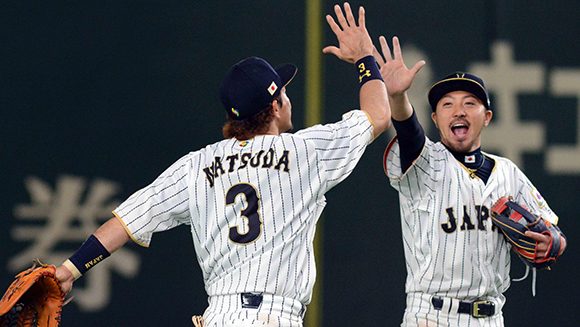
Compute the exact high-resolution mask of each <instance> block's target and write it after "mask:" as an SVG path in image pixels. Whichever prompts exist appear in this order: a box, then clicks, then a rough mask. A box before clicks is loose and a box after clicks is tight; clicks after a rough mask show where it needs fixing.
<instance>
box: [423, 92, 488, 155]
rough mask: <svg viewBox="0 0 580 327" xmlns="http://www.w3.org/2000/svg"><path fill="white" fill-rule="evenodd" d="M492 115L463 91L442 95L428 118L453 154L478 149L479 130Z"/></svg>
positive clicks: (479, 101) (479, 140) (480, 103)
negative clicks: (431, 120)
mask: <svg viewBox="0 0 580 327" xmlns="http://www.w3.org/2000/svg"><path fill="white" fill-rule="evenodd" d="M492 116H493V113H492V112H491V110H487V109H486V108H485V106H484V105H483V103H482V102H481V100H479V99H478V98H477V97H475V96H474V95H473V94H471V93H469V92H465V91H453V92H449V93H447V94H445V95H444V96H443V97H442V98H441V99H440V100H439V102H437V108H436V110H435V112H434V113H432V114H431V118H432V119H433V122H434V123H435V126H437V129H438V130H439V135H440V136H441V143H443V144H445V145H446V146H447V147H448V148H450V149H452V150H453V151H456V152H462V153H466V152H470V151H473V150H476V149H477V148H479V147H480V146H481V131H482V129H483V127H484V126H487V125H488V124H489V122H490V121H491V117H492Z"/></svg>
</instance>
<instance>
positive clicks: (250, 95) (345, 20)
mask: <svg viewBox="0 0 580 327" xmlns="http://www.w3.org/2000/svg"><path fill="white" fill-rule="evenodd" d="M334 9H335V14H336V20H337V21H335V19H334V18H333V17H331V16H330V15H328V16H327V17H326V19H327V22H328V24H329V26H330V28H331V29H332V31H333V32H334V33H335V34H336V36H337V39H338V43H339V44H338V46H329V47H326V48H324V49H323V52H324V53H329V54H333V55H335V56H337V57H338V58H339V59H341V60H343V61H346V62H348V63H351V64H355V65H356V66H355V67H356V74H357V76H356V78H358V80H359V88H360V90H359V96H360V110H352V111H349V112H347V113H345V114H344V115H343V116H342V119H341V120H340V121H337V122H335V123H332V124H326V125H316V126H313V127H309V128H306V129H303V130H300V131H297V132H296V133H294V134H289V133H286V132H287V131H288V130H290V129H291V128H292V119H291V114H292V104H291V101H290V98H289V97H288V95H287V93H286V88H287V87H288V84H289V83H290V82H291V80H292V78H293V77H294V76H295V74H296V71H297V69H296V67H295V66H294V65H291V64H286V65H283V66H280V67H278V68H276V69H274V68H273V67H272V66H271V65H270V64H269V63H268V62H267V61H265V60H264V59H261V58H258V57H250V58H246V59H244V60H242V61H240V62H238V63H236V64H235V65H234V66H233V67H232V68H231V69H230V70H229V72H228V73H227V74H226V76H225V78H224V79H223V82H222V84H221V87H220V99H221V101H222V103H223V105H224V108H225V110H226V112H227V115H228V119H227V122H226V123H225V125H224V127H223V134H224V137H225V139H224V140H222V141H219V142H216V143H213V144H209V145H207V146H206V147H204V148H203V149H200V150H197V151H193V152H191V153H189V154H186V155H185V156H183V157H182V158H181V159H179V160H177V161H176V162H175V163H174V164H173V165H171V166H170V167H169V168H167V170H165V171H164V172H163V173H162V174H161V175H160V176H159V177H158V178H157V179H155V180H154V181H153V182H152V183H151V184H150V185H148V186H146V187H145V188H143V189H141V190H139V191H137V192H135V193H134V194H133V195H132V196H130V197H129V198H128V199H127V200H126V201H125V202H123V203H122V204H121V205H119V207H118V208H116V209H115V210H114V211H113V214H114V217H113V218H111V219H110V220H109V221H107V222H106V223H105V224H103V225H102V226H101V227H100V228H99V229H98V230H97V231H96V232H95V233H94V234H93V235H91V237H89V239H88V240H87V241H86V242H85V243H84V244H83V245H82V246H81V247H80V248H79V249H78V250H77V252H76V253H75V254H74V255H73V256H72V257H71V258H69V259H68V260H67V261H66V262H65V263H64V264H63V265H62V266H60V267H58V268H57V277H58V279H59V280H60V281H61V288H62V289H63V291H65V292H66V293H68V292H69V291H70V290H71V288H72V284H73V281H74V280H75V279H77V278H79V277H80V276H82V274H84V273H86V271H87V270H88V269H89V268H90V267H92V266H94V265H95V264H97V263H98V262H100V261H101V260H103V259H105V258H106V257H107V256H109V255H110V254H111V253H113V252H114V251H115V250H117V249H119V248H120V247H121V246H123V245H124V244H125V243H126V242H127V241H128V240H129V239H132V240H133V241H135V242H137V243H138V244H140V245H142V246H145V247H147V246H149V244H150V242H151V238H152V236H153V235H154V234H155V233H157V232H162V231H165V230H169V229H171V228H174V227H176V226H178V225H183V224H185V225H189V226H190V228H191V233H192V237H193V242H194V247H195V252H196V255H197V260H198V263H199V265H200V267H201V270H202V272H203V280H204V283H205V289H206V291H207V294H208V302H209V306H208V308H207V310H206V311H205V313H204V314H203V321H202V319H199V317H194V323H195V324H197V325H200V324H205V326H220V327H222V326H302V319H303V316H304V312H305V309H306V305H307V304H308V303H309V302H310V300H311V296H312V289H313V285H314V281H315V277H316V271H315V264H314V253H313V243H312V241H313V239H314V232H315V226H316V222H317V221H318V218H319V217H320V215H321V213H322V210H323V209H324V207H325V205H326V201H325V196H324V194H325V193H326V192H328V191H329V190H330V189H331V188H333V187H334V186H336V185H337V184H338V183H340V182H341V181H343V180H344V179H345V178H347V177H348V176H349V174H350V173H351V172H352V170H353V169H354V168H355V166H356V165H357V163H358V161H359V160H360V158H361V156H362V155H363V153H364V151H365V148H366V147H367V145H369V144H370V143H371V142H372V141H373V140H374V139H375V138H376V137H377V136H378V135H379V134H381V133H382V132H383V131H384V130H385V129H386V128H388V127H389V126H390V123H391V117H390V109H389V104H388V100H387V92H386V89H385V85H384V83H383V81H382V78H381V74H380V71H379V68H378V66H377V63H376V61H375V59H374V58H373V55H372V54H373V49H374V46H373V43H372V41H371V39H370V37H369V34H368V32H367V30H366V27H365V12H364V9H363V8H362V7H361V8H360V9H359V11H358V22H357V19H355V17H354V15H353V13H352V11H351V8H350V6H349V5H348V3H345V4H344V7H343V8H341V7H340V6H338V5H336V6H335V7H334Z"/></svg>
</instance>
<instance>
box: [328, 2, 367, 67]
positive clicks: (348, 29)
mask: <svg viewBox="0 0 580 327" xmlns="http://www.w3.org/2000/svg"><path fill="white" fill-rule="evenodd" d="M334 12H335V14H336V19H337V20H338V24H337V23H336V22H335V20H334V18H332V16H331V15H326V21H327V22H328V25H329V26H330V28H331V29H332V31H333V32H334V34H335V35H336V37H337V39H338V47H336V46H327V47H325V48H324V49H322V52H323V53H326V54H329V53H330V54H333V55H335V56H337V57H338V58H339V59H341V60H344V61H346V62H349V63H355V62H356V61H358V60H359V59H361V58H364V57H366V56H369V55H372V54H373V49H374V46H373V42H372V40H371V37H370V36H369V33H368V31H367V29H366V26H365V10H364V8H363V7H362V6H361V7H359V10H358V25H357V23H356V20H355V18H354V15H353V14H352V11H351V9H350V5H349V4H348V2H345V3H344V14H343V12H342V9H341V8H340V6H339V5H335V6H334Z"/></svg>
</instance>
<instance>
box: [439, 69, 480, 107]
mask: <svg viewBox="0 0 580 327" xmlns="http://www.w3.org/2000/svg"><path fill="white" fill-rule="evenodd" d="M453 91H466V92H469V93H471V94H473V95H475V96H476V97H477V98H478V99H479V100H481V102H482V103H483V105H484V106H485V108H487V109H488V110H491V107H490V102H489V94H488V93H487V89H486V88H485V83H484V82H483V80H482V79H481V78H480V77H477V76H475V75H473V74H469V73H464V72H455V73H453V74H450V75H447V76H445V77H443V78H442V79H441V80H439V81H438V82H437V83H435V84H433V86H431V89H430V90H429V95H428V98H429V104H430V105H431V109H433V111H435V109H436V108H437V103H438V102H439V100H441V98H443V97H444V96H445V94H447V93H449V92H453Z"/></svg>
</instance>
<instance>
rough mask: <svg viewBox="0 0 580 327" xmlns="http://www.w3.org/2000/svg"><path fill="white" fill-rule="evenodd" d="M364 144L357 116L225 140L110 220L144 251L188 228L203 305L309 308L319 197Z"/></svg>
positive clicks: (365, 133)
mask: <svg viewBox="0 0 580 327" xmlns="http://www.w3.org/2000/svg"><path fill="white" fill-rule="evenodd" d="M371 141H372V125H371V122H370V121H369V118H367V115H366V114H365V113H364V112H362V111H360V110H353V111H350V112H348V113H346V114H344V115H343V118H342V120H341V121H339V122H337V123H333V124H327V125H316V126H313V127H310V128H306V129H303V130H300V131H298V132H296V133H295V134H286V133H285V134H282V135H279V136H274V135H261V136H257V137H255V138H253V139H251V140H248V141H241V142H240V141H237V140H235V139H226V140H223V141H220V142H217V143H214V144H211V145H208V146H207V147H205V148H203V149H201V150H199V151H195V152H191V153H189V154H188V155H186V156H184V157H182V158H181V159H179V160H178V161H177V162H175V163H174V164H173V165H172V166H171V167H169V168H168V169H167V170H166V171H165V172H163V173H162V174H161V175H160V176H159V177H158V178H157V179H156V180H155V181H154V182H153V183H152V184H150V185H149V186H147V187H145V188H143V189H141V190H140V191H138V192H136V193H135V194H133V195H132V196H131V197H129V198H128V199H127V200H126V201H125V202H123V203H122V204H121V205H120V206H119V207H118V208H117V209H115V211H114V212H113V213H114V214H115V215H116V216H117V217H119V218H120V219H121V220H122V222H124V224H125V225H126V228H127V230H128V232H129V233H130V235H131V237H132V238H133V239H134V240H135V241H136V242H138V243H139V244H141V245H144V246H148V245H149V243H150V241H151V236H152V234H153V233H156V232H161V231H164V230H168V229H171V228H173V227H175V226H178V225H181V224H189V225H191V233H192V236H193V243H194V246H195V252H196V255H197V260H198V262H199V264H200V266H201V269H202V271H203V278H204V282H205V288H206V291H207V293H208V295H209V296H216V295H224V294H235V293H242V292H265V293H270V294H274V295H279V296H284V297H289V298H292V299H296V300H298V301H300V302H301V303H303V304H308V303H309V302H310V299H311V294H312V288H313V285H314V280H315V277H316V270H315V265H314V253H313V244H312V242H313V239H314V232H315V225H316V222H317V220H318V218H319V217H320V214H321V213H322V210H323V208H324V206H325V205H326V201H325V197H324V194H325V193H326V192H327V191H328V190H330V189H331V188H332V187H334V186H335V185H337V184H338V183H339V182H341V181H342V180H344V179H345V178H346V177H347V176H348V175H349V174H350V173H351V172H352V170H353V169H354V167H355V166H356V164H357V162H358V161H359V159H360V158H361V156H362V154H363V152H364V150H365V148H366V146H367V145H368V144H369V143H370V142H371Z"/></svg>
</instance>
